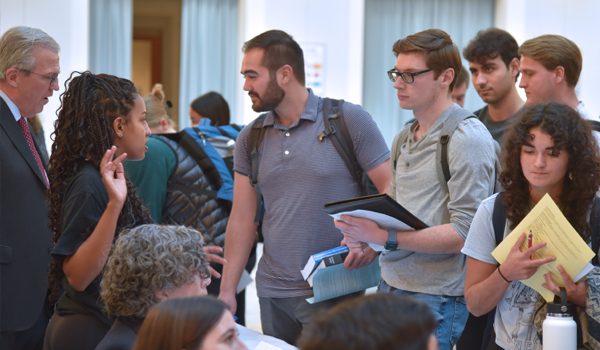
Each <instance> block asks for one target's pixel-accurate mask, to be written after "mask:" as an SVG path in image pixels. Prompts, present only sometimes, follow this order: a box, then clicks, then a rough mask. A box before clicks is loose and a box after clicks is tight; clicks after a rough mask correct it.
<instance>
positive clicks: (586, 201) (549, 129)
mask: <svg viewBox="0 0 600 350" xmlns="http://www.w3.org/2000/svg"><path fill="white" fill-rule="evenodd" d="M536 126H537V127H540V129H542V131H543V132H545V133H547V134H548V135H550V137H552V140H553V141H554V146H555V147H556V148H557V149H560V150H561V151H562V150H564V151H565V152H567V153H568V154H569V161H568V164H567V174H569V175H567V176H565V181H564V187H563V190H562V193H561V195H560V203H559V207H560V209H561V211H562V212H563V214H564V215H565V217H566V218H567V220H569V223H571V225H573V228H575V230H576V231H577V232H578V233H579V234H580V235H581V237H582V238H583V239H584V240H585V241H586V242H589V239H590V227H589V224H588V222H587V221H588V220H587V219H588V213H589V209H590V208H591V206H592V203H593V201H594V197H595V196H596V191H598V188H600V155H599V154H598V144H597V142H596V138H595V137H594V136H593V135H592V131H591V128H590V125H589V124H588V123H587V122H586V121H585V120H584V119H582V118H581V116H580V115H579V113H578V112H577V111H575V110H573V109H572V108H570V107H568V106H565V105H561V104H558V103H555V102H550V103H546V104H541V105H537V106H534V107H531V108H529V109H527V110H526V111H524V112H523V113H522V115H521V116H520V117H519V118H517V119H516V120H515V121H514V123H513V125H512V127H511V128H510V129H509V130H510V131H509V133H508V135H507V136H506V140H505V142H504V151H505V152H504V154H503V165H504V167H505V168H504V171H502V173H501V174H500V178H499V180H500V183H501V184H502V186H503V187H504V189H505V192H504V198H503V200H502V203H503V204H504V207H505V208H506V216H507V218H508V219H509V220H510V221H511V227H510V228H511V229H514V228H515V227H516V226H517V225H518V224H519V223H520V222H521V220H523V218H524V217H525V216H526V215H527V214H528V213H529V211H530V207H529V201H530V194H529V182H528V181H527V179H526V178H525V176H524V175H523V170H522V169H521V146H522V145H523V144H524V143H525V142H526V141H527V140H529V139H530V130H531V128H533V127H536Z"/></svg>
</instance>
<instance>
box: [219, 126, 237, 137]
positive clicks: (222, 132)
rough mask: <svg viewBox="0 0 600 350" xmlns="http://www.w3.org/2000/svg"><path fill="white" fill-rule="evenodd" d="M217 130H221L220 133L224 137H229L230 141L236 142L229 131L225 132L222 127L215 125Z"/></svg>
mask: <svg viewBox="0 0 600 350" xmlns="http://www.w3.org/2000/svg"><path fill="white" fill-rule="evenodd" d="M215 128H217V130H219V132H220V133H221V135H223V136H227V137H229V138H230V139H232V140H235V137H233V136H232V135H230V134H229V133H228V132H227V131H225V129H223V128H222V127H220V126H216V125H215Z"/></svg>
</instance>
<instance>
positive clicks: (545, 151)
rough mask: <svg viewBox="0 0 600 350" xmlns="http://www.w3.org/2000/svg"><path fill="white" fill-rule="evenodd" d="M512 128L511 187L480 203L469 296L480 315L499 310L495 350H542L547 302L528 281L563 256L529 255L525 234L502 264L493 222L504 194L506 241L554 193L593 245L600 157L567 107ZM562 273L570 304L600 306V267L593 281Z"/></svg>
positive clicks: (472, 234)
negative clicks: (598, 292)
mask: <svg viewBox="0 0 600 350" xmlns="http://www.w3.org/2000/svg"><path fill="white" fill-rule="evenodd" d="M509 130H510V131H509V133H508V135H507V136H506V141H505V144H504V147H505V150H506V153H505V154H504V163H503V164H505V169H504V170H503V171H502V173H501V174H500V182H501V184H502V186H503V187H504V189H505V190H504V192H501V194H497V195H493V196H491V197H489V198H487V199H486V200H484V201H483V203H482V204H481V205H480V207H479V209H478V210H477V213H476V214H475V218H474V219H473V223H472V225H471V229H470V231H469V235H468V237H467V240H466V242H465V246H464V248H463V249H462V252H463V253H464V254H465V255H467V256H468V262H467V276H466V282H465V298H466V301H467V308H468V309H469V311H470V312H471V313H473V315H475V316H478V315H482V314H485V313H487V312H488V311H490V310H492V309H493V308H494V307H496V314H495V319H494V333H495V334H492V338H491V339H495V341H490V344H489V346H488V349H500V348H501V349H532V350H541V349H542V344H541V336H540V335H539V333H540V331H541V322H539V320H540V319H538V317H542V319H543V317H544V316H545V308H542V306H543V305H544V304H543V298H542V297H541V296H540V294H539V293H538V292H536V291H535V290H533V289H532V288H529V287H527V286H526V285H524V284H522V283H521V282H520V280H525V279H527V278H529V277H531V276H532V275H533V274H534V273H535V272H536V271H537V270H538V268H539V267H540V266H542V265H544V264H546V263H549V262H551V261H554V260H555V258H554V257H547V258H542V259H531V256H532V254H534V253H535V252H536V251H537V250H538V249H540V248H542V247H544V246H545V245H546V242H539V243H537V244H534V245H533V246H532V247H531V248H529V249H527V250H525V251H523V252H521V251H520V250H519V247H520V246H521V244H523V243H524V241H525V239H526V238H525V237H526V235H525V233H523V234H522V236H521V237H520V238H519V240H518V241H517V243H516V244H515V245H514V246H513V247H512V249H511V251H510V253H509V255H508V257H507V258H506V261H505V262H504V263H503V264H502V265H497V263H496V260H495V259H494V258H493V257H492V255H491V252H492V251H493V250H494V249H495V248H496V241H495V235H494V228H493V224H492V217H493V212H494V202H495V200H496V196H498V195H501V196H502V205H503V206H504V208H505V209H506V225H505V228H504V236H506V235H507V234H508V233H510V232H511V231H512V230H513V229H514V228H515V227H516V226H517V225H518V224H519V223H520V222H521V220H522V219H523V218H524V217H525V216H526V215H527V214H528V213H529V211H530V210H531V209H532V208H533V206H534V205H535V204H536V203H538V202H539V201H540V199H541V198H542V197H543V196H544V195H545V194H549V195H550V196H551V197H552V199H553V200H554V202H556V203H557V204H558V206H559V208H560V209H561V211H562V212H563V214H564V215H565V217H566V218H567V219H568V221H569V223H570V224H571V225H572V226H573V228H574V229H575V230H576V231H577V232H578V233H579V234H580V236H581V237H582V238H583V239H584V240H585V241H586V242H589V241H590V232H591V230H590V224H589V223H588V218H589V216H590V208H591V207H592V204H593V201H594V197H595V196H596V190H597V189H598V187H599V186H600V155H599V154H598V146H597V145H596V140H595V138H594V137H593V136H592V134H591V130H590V128H589V125H588V123H585V122H584V120H583V119H582V118H581V117H580V115H579V113H577V112H576V111H575V110H573V109H572V108H570V107H567V106H565V105H560V104H557V103H554V102H551V103H547V104H541V105H537V106H534V107H531V108H529V109H527V110H526V111H525V112H524V113H523V115H521V116H520V117H518V119H516V120H515V124H514V125H513V127H512V128H511V129H509ZM558 270H559V272H560V274H561V277H562V279H563V280H564V283H565V286H566V291H567V295H568V300H569V302H571V303H573V304H575V305H577V306H579V307H582V308H589V307H595V308H596V309H597V308H598V306H597V305H596V304H595V303H596V302H592V303H590V304H588V303H589V301H586V294H588V295H589V296H592V295H593V293H591V292H590V289H588V284H589V287H593V288H594V289H593V290H597V287H598V286H597V279H598V278H597V276H596V277H595V279H594V276H595V275H597V274H598V269H597V268H595V269H594V271H593V272H592V273H591V274H590V275H588V278H587V282H586V279H585V278H584V279H582V280H580V281H573V280H572V279H571V276H569V275H568V274H567V273H566V272H565V271H564V270H563V269H562V267H560V266H559V267H558ZM544 277H545V279H546V283H545V284H544V287H545V288H547V289H549V290H551V291H552V292H554V293H555V294H557V295H559V294H560V293H559V289H558V287H557V283H558V282H559V281H553V280H552V278H551V277H550V275H549V274H546V275H545V276H544ZM590 278H592V279H590ZM590 281H592V283H590ZM594 298H596V299H597V297H594ZM594 305H595V306H594ZM536 311H537V312H536ZM536 314H537V316H536ZM595 314H596V315H597V314H598V313H597V312H596V313H595ZM596 317H597V316H596ZM590 321H593V320H590ZM594 323H595V324H596V321H594ZM590 325H591V323H590ZM538 327H540V328H538ZM536 328H537V330H536ZM590 329H591V327H590ZM584 333H585V332H584Z"/></svg>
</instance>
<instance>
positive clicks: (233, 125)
mask: <svg viewBox="0 0 600 350" xmlns="http://www.w3.org/2000/svg"><path fill="white" fill-rule="evenodd" d="M229 126H231V127H232V128H234V129H235V130H236V131H237V132H240V131H242V128H241V127H240V126H239V125H237V124H229Z"/></svg>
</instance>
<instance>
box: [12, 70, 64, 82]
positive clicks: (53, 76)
mask: <svg viewBox="0 0 600 350" xmlns="http://www.w3.org/2000/svg"><path fill="white" fill-rule="evenodd" d="M17 69H18V70H20V71H22V72H27V73H30V74H35V75H39V76H40V77H43V78H46V79H50V86H52V84H54V81H55V80H56V79H58V75H59V74H60V73H58V74H55V75H52V76H47V75H43V74H40V73H36V72H32V71H30V70H29V69H23V68H17Z"/></svg>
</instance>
